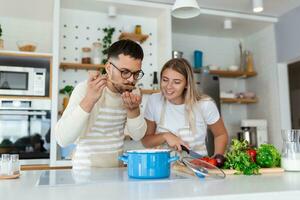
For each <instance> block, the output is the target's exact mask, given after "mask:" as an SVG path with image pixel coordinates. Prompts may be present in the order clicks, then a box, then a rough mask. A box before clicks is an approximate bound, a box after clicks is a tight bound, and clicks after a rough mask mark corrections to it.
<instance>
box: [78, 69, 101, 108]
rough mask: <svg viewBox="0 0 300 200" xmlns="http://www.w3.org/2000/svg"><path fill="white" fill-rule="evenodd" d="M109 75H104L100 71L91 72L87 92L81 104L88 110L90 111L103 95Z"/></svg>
mask: <svg viewBox="0 0 300 200" xmlns="http://www.w3.org/2000/svg"><path fill="white" fill-rule="evenodd" d="M106 83H107V76H105V75H104V76H102V75H101V74H100V72H98V71H97V72H90V73H89V79H88V82H87V92H86V95H85V97H84V98H83V100H82V101H81V103H80V106H81V107H82V108H83V109H84V110H85V111H86V112H90V111H91V110H92V108H93V107H94V105H95V103H96V102H97V101H98V100H99V98H100V97H101V95H102V91H103V89H104V88H105V87H106Z"/></svg>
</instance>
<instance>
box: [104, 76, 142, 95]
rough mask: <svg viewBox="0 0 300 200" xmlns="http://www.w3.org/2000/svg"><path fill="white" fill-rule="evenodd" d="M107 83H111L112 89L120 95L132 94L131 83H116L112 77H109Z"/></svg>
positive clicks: (133, 85)
mask: <svg viewBox="0 0 300 200" xmlns="http://www.w3.org/2000/svg"><path fill="white" fill-rule="evenodd" d="M109 81H110V82H111V83H112V85H113V87H114V88H115V89H116V90H117V91H118V92H119V93H120V94H122V93H123V92H126V91H127V92H132V90H134V89H135V88H136V87H135V84H134V83H133V82H128V83H118V82H116V81H114V80H113V79H112V77H109Z"/></svg>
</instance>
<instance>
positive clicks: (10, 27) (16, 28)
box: [0, 13, 52, 53]
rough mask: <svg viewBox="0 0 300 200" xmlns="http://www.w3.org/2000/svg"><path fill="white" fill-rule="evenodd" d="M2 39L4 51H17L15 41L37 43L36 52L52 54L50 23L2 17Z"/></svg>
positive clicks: (0, 21)
mask: <svg viewBox="0 0 300 200" xmlns="http://www.w3.org/2000/svg"><path fill="white" fill-rule="evenodd" d="M0 24H1V25H2V34H3V36H2V39H3V40H4V49H5V50H13V51H15V50H18V47H17V44H16V42H17V41H24V40H25V41H32V42H35V43H37V49H36V51H38V52H45V53H51V52H52V22H51V21H40V20H35V19H26V18H15V17H4V16H3V17H2V16H1V13H0Z"/></svg>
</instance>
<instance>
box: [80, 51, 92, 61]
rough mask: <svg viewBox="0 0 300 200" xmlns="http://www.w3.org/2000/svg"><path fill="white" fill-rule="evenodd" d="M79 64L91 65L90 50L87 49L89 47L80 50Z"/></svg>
mask: <svg viewBox="0 0 300 200" xmlns="http://www.w3.org/2000/svg"><path fill="white" fill-rule="evenodd" d="M81 63H82V64H91V48H89V47H83V48H82V57H81Z"/></svg>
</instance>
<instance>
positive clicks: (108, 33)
mask: <svg viewBox="0 0 300 200" xmlns="http://www.w3.org/2000/svg"><path fill="white" fill-rule="evenodd" d="M102 30H103V32H104V34H105V35H104V37H103V38H102V44H103V50H102V54H103V59H102V64H105V63H106V62H107V53H108V48H109V47H110V45H111V42H112V35H113V33H114V32H115V28H113V27H106V28H103V29H102Z"/></svg>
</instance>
